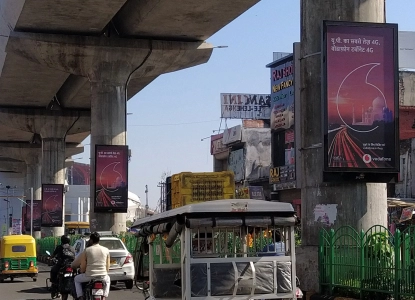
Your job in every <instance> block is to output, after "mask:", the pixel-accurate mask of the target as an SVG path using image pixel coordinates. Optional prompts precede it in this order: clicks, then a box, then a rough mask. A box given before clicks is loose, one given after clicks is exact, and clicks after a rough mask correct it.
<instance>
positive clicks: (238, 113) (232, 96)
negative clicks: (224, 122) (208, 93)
mask: <svg viewBox="0 0 415 300" xmlns="http://www.w3.org/2000/svg"><path fill="white" fill-rule="evenodd" d="M270 99H271V98H270V95H266V94H237V93H222V94H220V104H221V118H229V119H264V120H268V119H269V117H270V114H271V101H270Z"/></svg>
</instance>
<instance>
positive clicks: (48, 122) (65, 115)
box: [0, 108, 90, 138]
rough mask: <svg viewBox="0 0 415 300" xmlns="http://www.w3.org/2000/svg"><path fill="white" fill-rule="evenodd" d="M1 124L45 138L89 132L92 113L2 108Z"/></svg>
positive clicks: (0, 111)
mask: <svg viewBox="0 0 415 300" xmlns="http://www.w3.org/2000/svg"><path fill="white" fill-rule="evenodd" d="M0 123H2V124H3V125H6V126H10V127H14V128H16V129H19V130H22V131H26V132H31V133H37V134H40V136H41V137H42V138H44V137H62V138H65V137H66V136H67V135H68V134H78V133H83V132H89V130H90V113H89V112H87V111H76V110H45V109H30V110H29V109H23V108H22V109H21V108H0Z"/></svg>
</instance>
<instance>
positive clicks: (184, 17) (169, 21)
mask: <svg viewBox="0 0 415 300" xmlns="http://www.w3.org/2000/svg"><path fill="white" fill-rule="evenodd" d="M259 1H260V0H232V1H223V0H209V1H205V0H180V1H172V0H158V1H153V0H146V1H127V3H126V4H125V5H124V6H123V7H122V8H121V10H120V11H119V12H118V14H117V15H116V16H115V18H114V20H113V21H114V24H115V27H116V30H117V32H119V33H120V35H122V36H130V37H131V36H134V37H152V38H163V39H174V40H188V41H204V40H206V39H208V38H209V37H210V36H212V35H213V34H214V33H216V32H217V31H219V30H220V29H221V28H223V27H225V26H226V25H227V24H229V23H230V22H232V21H233V20H234V19H236V18H237V17H238V16H240V15H241V14H243V13H244V12H245V11H247V10H248V9H249V8H251V7H252V6H254V5H255V4H257V3H258V2H259Z"/></svg>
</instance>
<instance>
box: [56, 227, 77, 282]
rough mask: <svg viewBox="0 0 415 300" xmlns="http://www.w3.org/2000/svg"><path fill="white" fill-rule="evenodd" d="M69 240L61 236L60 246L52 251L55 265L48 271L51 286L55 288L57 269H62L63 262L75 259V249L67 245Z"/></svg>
mask: <svg viewBox="0 0 415 300" xmlns="http://www.w3.org/2000/svg"><path fill="white" fill-rule="evenodd" d="M70 242H71V239H70V238H69V237H68V236H66V235H62V236H61V244H60V245H58V246H56V249H55V251H53V254H52V258H56V260H57V262H56V264H55V265H54V266H53V267H52V268H51V269H50V281H51V283H52V285H53V286H56V284H57V282H56V279H57V278H58V273H59V269H60V268H61V267H62V265H63V263H64V261H65V260H73V259H74V258H75V249H74V248H73V247H72V246H71V245H70V244H69V243H70Z"/></svg>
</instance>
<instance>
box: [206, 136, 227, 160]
mask: <svg viewBox="0 0 415 300" xmlns="http://www.w3.org/2000/svg"><path fill="white" fill-rule="evenodd" d="M228 150H229V148H228V147H227V146H225V145H224V144H223V133H220V134H214V135H211V136H210V154H212V155H215V154H219V153H222V152H227V151H228Z"/></svg>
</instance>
